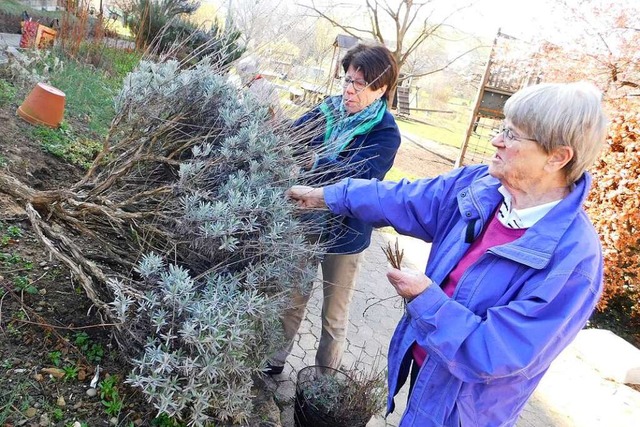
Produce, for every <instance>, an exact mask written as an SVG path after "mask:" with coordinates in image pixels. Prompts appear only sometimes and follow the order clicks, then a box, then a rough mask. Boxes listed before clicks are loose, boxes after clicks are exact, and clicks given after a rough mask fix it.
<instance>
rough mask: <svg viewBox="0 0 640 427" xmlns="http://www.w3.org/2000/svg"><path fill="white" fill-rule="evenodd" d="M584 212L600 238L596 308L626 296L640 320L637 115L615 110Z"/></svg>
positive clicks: (639, 138) (639, 142)
mask: <svg viewBox="0 0 640 427" xmlns="http://www.w3.org/2000/svg"><path fill="white" fill-rule="evenodd" d="M592 174H593V186H592V190H591V194H590V197H589V200H588V202H587V211H588V213H589V216H590V217H591V219H592V221H593V222H594V225H595V227H596V229H597V231H598V233H599V235H600V238H601V241H602V246H603V252H604V259H605V277H604V284H605V290H604V294H603V296H602V299H601V301H600V303H599V306H598V309H599V310H600V311H602V310H605V308H606V307H607V305H608V304H609V302H610V301H611V299H612V298H615V297H619V296H621V295H626V296H627V297H631V298H632V300H633V301H635V304H634V306H633V308H632V315H633V316H634V317H638V318H640V301H638V298H635V296H637V295H640V197H639V193H640V112H638V110H637V109H631V108H629V109H627V108H621V109H618V112H617V113H615V116H613V117H612V118H611V123H610V128H609V136H608V139H607V148H606V150H605V152H604V153H603V155H602V157H601V158H600V159H599V161H598V162H597V164H596V165H595V167H594V168H592Z"/></svg>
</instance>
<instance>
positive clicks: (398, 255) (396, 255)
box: [382, 237, 404, 270]
mask: <svg viewBox="0 0 640 427" xmlns="http://www.w3.org/2000/svg"><path fill="white" fill-rule="evenodd" d="M382 252H384V254H385V256H386V257H387V261H389V263H390V264H391V266H392V267H393V268H395V269H398V270H401V269H402V258H403V257H404V249H400V246H399V245H398V238H397V237H396V243H395V246H394V247H393V248H391V243H389V242H387V246H386V247H384V246H382Z"/></svg>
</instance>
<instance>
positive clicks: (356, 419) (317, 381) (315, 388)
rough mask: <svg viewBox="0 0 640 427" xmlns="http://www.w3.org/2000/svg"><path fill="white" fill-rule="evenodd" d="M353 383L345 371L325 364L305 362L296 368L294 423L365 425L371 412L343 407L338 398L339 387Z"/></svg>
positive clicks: (336, 426) (299, 425)
mask: <svg viewBox="0 0 640 427" xmlns="http://www.w3.org/2000/svg"><path fill="white" fill-rule="evenodd" d="M352 383H353V381H352V379H351V378H349V376H348V375H347V374H345V373H344V372H342V371H339V370H337V369H333V368H328V367H326V366H317V365H314V366H307V367H305V368H302V369H301V370H300V371H298V380H297V383H296V400H295V407H294V420H295V426H296V427H365V426H366V424H367V422H368V421H369V420H370V419H371V415H368V416H366V415H363V414H359V413H357V412H350V411H349V410H348V409H347V410H345V407H344V406H343V405H342V404H343V403H344V401H341V400H340V399H341V391H343V390H345V389H346V388H348V387H349V386H350V385H351V384H352ZM338 408H339V409H338Z"/></svg>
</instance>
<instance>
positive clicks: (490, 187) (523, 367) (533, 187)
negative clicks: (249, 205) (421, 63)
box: [289, 83, 606, 427]
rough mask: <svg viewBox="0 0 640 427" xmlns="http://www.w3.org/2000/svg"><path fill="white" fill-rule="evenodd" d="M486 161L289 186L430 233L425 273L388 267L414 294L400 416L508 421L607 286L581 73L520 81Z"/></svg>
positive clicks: (400, 352) (352, 211) (451, 422)
mask: <svg viewBox="0 0 640 427" xmlns="http://www.w3.org/2000/svg"><path fill="white" fill-rule="evenodd" d="M504 114H505V117H506V118H505V121H504V123H503V125H502V128H501V130H500V132H499V133H498V135H496V136H495V137H494V138H493V139H492V141H491V143H492V145H493V146H494V147H495V148H496V153H495V155H494V156H493V158H492V159H491V161H490V163H489V164H488V165H476V166H469V167H462V168H458V169H455V170H453V171H452V172H450V173H448V174H446V175H442V176H439V177H436V178H433V179H424V180H418V181H415V182H408V181H401V182H399V183H391V182H378V181H375V180H373V181H366V180H354V179H346V180H343V181H341V182H340V183H338V184H335V185H330V186H326V187H324V188H312V187H303V186H297V187H293V188H292V189H290V191H289V195H290V197H291V198H293V199H294V200H296V201H297V202H298V204H299V205H300V206H302V207H307V208H308V207H314V208H318V207H325V206H327V207H328V208H329V210H330V211H331V212H334V213H338V214H342V215H349V216H353V217H355V218H358V219H360V220H362V221H366V222H368V223H371V224H373V225H375V226H392V227H394V228H395V229H396V230H397V231H398V232H400V233H402V234H406V235H409V236H414V237H417V238H420V239H423V240H425V241H427V242H431V243H432V249H431V253H430V255H429V260H428V264H427V268H426V271H425V274H418V275H416V274H411V273H410V272H405V271H400V270H396V269H390V271H389V272H388V274H387V277H388V279H389V281H390V282H391V284H392V285H393V286H394V287H395V289H396V291H397V293H398V294H399V295H400V296H402V297H404V298H405V299H406V301H407V310H406V313H405V315H404V317H403V318H402V319H401V320H400V323H399V324H398V326H397V328H396V331H395V333H394V335H393V338H392V339H391V343H390V348H389V360H388V368H389V401H388V411H389V412H391V411H393V409H394V400H393V397H394V396H395V394H396V393H397V392H398V390H399V389H400V387H402V385H403V384H404V383H405V381H406V380H407V378H408V377H409V378H410V384H411V385H410V387H411V388H410V395H409V401H408V404H407V408H406V410H405V412H404V414H403V416H402V420H401V422H400V426H402V427H405V426H416V427H418V426H419V427H425V426H456V427H457V426H464V427H467V426H483V427H484V426H492V427H493V426H512V425H515V423H516V421H517V419H518V415H519V414H520V412H521V410H522V409H523V407H524V405H525V403H526V401H527V399H528V398H529V397H530V396H531V394H532V393H533V391H534V389H535V387H536V386H537V384H538V382H539V381H540V379H541V378H542V376H543V375H544V374H545V372H546V371H547V369H548V368H549V365H550V364H551V362H552V361H553V360H554V359H555V358H556V357H557V356H558V354H559V353H560V352H561V351H562V350H563V349H564V348H565V347H566V346H567V345H568V344H569V343H570V342H571V341H572V340H573V339H574V337H575V336H576V334H577V333H578V332H579V331H580V329H582V328H583V327H584V325H585V323H586V322H587V320H588V319H589V316H590V315H591V313H592V311H593V309H594V307H595V305H596V303H597V301H598V298H599V296H600V294H601V291H602V270H603V259H602V252H601V247H600V243H599V239H598V236H597V234H596V232H595V230H594V228H593V226H592V224H591V222H590V221H589V219H588V217H587V215H586V214H585V212H584V210H583V208H582V205H583V203H584V201H585V199H586V197H587V194H588V191H589V187H590V184H591V177H590V175H589V173H588V172H586V171H585V170H586V168H587V167H589V166H590V165H591V164H592V163H593V162H594V161H595V159H596V158H597V156H598V153H599V151H600V148H601V146H602V145H603V142H604V138H605V133H606V119H605V117H604V114H603V112H602V109H601V96H600V93H599V92H598V91H597V90H596V89H595V88H594V87H593V86H591V85H589V84H586V83H570V84H541V85H537V86H531V87H528V88H525V89H523V90H521V91H519V92H517V93H516V94H514V95H513V96H512V97H511V98H510V99H509V100H508V101H507V104H506V105H505V109H504Z"/></svg>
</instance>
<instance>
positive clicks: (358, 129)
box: [320, 96, 387, 160]
mask: <svg viewBox="0 0 640 427" xmlns="http://www.w3.org/2000/svg"><path fill="white" fill-rule="evenodd" d="M386 108H387V106H386V103H385V102H384V101H383V100H382V99H377V100H375V101H374V102H373V103H371V105H369V106H368V107H366V108H364V109H363V110H362V111H358V112H357V113H355V114H352V115H349V114H348V113H347V111H346V110H345V108H344V104H343V103H342V96H332V97H330V98H327V99H326V100H325V101H324V102H323V103H322V104H321V105H320V111H322V113H323V114H324V116H325V118H326V121H327V128H326V130H325V133H324V146H323V150H326V151H325V153H326V154H324V156H323V157H328V158H329V159H331V160H335V159H336V158H337V157H338V155H339V154H340V153H341V152H342V150H344V149H345V148H346V147H347V145H349V143H350V142H351V141H352V140H353V138H355V137H356V136H358V135H364V134H366V133H368V132H369V131H370V130H371V129H373V127H374V126H375V125H377V124H378V123H380V121H382V117H383V116H384V112H385V110H386Z"/></svg>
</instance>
